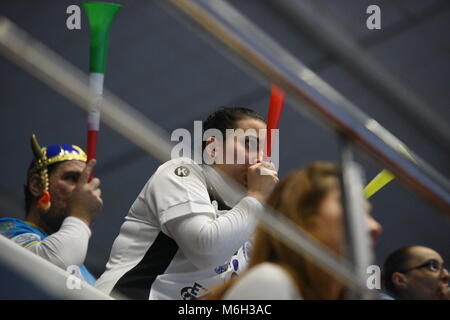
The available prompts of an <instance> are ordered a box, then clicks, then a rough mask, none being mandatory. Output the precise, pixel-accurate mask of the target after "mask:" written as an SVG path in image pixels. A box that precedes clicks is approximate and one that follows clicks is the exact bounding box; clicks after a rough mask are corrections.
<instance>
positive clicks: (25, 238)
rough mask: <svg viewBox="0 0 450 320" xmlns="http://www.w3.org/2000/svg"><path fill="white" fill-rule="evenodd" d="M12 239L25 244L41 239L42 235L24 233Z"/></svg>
mask: <svg viewBox="0 0 450 320" xmlns="http://www.w3.org/2000/svg"><path fill="white" fill-rule="evenodd" d="M11 240H12V241H14V242H15V243H17V244H20V245H21V246H23V245H26V244H28V243H29V242H32V241H40V240H41V237H39V235H37V234H35V233H22V234H20V235H18V236H15V237H14V238H11Z"/></svg>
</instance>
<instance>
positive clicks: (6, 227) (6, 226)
mask: <svg viewBox="0 0 450 320" xmlns="http://www.w3.org/2000/svg"><path fill="white" fill-rule="evenodd" d="M12 227H14V224H13V223H12V222H5V223H2V224H0V230H1V231H8V230H10V229H12Z"/></svg>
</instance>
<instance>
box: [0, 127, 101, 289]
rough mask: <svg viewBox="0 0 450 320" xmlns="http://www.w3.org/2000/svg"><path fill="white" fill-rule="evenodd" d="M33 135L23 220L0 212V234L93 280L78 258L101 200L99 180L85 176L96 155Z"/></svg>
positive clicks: (84, 277)
mask: <svg viewBox="0 0 450 320" xmlns="http://www.w3.org/2000/svg"><path fill="white" fill-rule="evenodd" d="M33 139H35V138H34V135H33V137H32V148H33V152H34V154H35V159H34V160H33V161H32V162H31V164H30V167H29V169H28V172H27V182H26V185H25V188H24V191H25V209H26V215H25V220H20V219H14V218H1V219H0V234H2V235H4V236H6V237H8V238H10V239H11V240H12V241H14V242H15V243H17V244H19V245H21V246H22V247H24V248H26V249H28V250H30V251H32V252H34V253H35V254H37V255H39V256H40V257H42V258H44V259H46V260H48V261H50V262H52V263H53V264H55V265H57V266H59V267H61V268H63V269H64V270H68V271H69V272H71V273H72V274H74V275H75V276H78V277H79V278H80V279H83V280H85V281H87V282H88V283H89V284H91V285H93V284H94V283H95V278H94V277H93V276H92V274H91V273H90V272H89V271H88V270H87V269H86V267H85V266H84V265H83V263H84V259H85V257H86V253H87V249H88V243H89V238H90V236H91V230H90V226H91V225H92V223H93V221H94V219H95V218H96V216H97V215H98V213H99V212H100V210H101V208H102V206H103V201H102V198H101V190H100V189H99V185H100V180H99V179H98V178H94V179H92V180H91V181H90V182H89V181H88V179H89V175H90V173H91V171H92V168H93V167H94V165H95V159H93V160H91V161H90V162H89V163H88V164H86V154H85V152H84V151H83V150H82V149H81V148H80V147H78V146H75V145H68V144H61V145H58V144H54V145H50V146H48V147H44V148H41V147H39V145H38V144H37V141H36V140H34V143H33Z"/></svg>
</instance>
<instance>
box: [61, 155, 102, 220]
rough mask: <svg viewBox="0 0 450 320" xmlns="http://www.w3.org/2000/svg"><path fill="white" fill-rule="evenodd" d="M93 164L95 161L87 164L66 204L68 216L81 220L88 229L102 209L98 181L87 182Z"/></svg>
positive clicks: (96, 179)
mask: <svg viewBox="0 0 450 320" xmlns="http://www.w3.org/2000/svg"><path fill="white" fill-rule="evenodd" d="M95 163H96V160H95V159H92V160H91V161H89V162H88V163H87V165H86V168H84V170H83V172H82V173H81V175H80V178H79V179H78V183H77V186H76V187H75V189H74V190H73V191H72V194H71V196H70V199H69V203H68V213H69V216H72V217H76V218H78V219H80V220H82V221H83V222H85V223H86V224H87V225H88V226H89V227H90V226H91V225H92V222H94V220H95V218H96V217H97V215H98V214H99V212H100V211H101V209H102V207H103V200H102V198H101V195H102V191H101V190H100V189H99V186H100V179H98V178H93V179H92V180H91V181H88V180H89V175H90V174H91V171H92V169H93V168H94V166H95Z"/></svg>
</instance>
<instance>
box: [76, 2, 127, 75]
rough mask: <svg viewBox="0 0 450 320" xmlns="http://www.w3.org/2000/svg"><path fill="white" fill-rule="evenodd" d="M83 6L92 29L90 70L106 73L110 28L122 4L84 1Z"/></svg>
mask: <svg viewBox="0 0 450 320" xmlns="http://www.w3.org/2000/svg"><path fill="white" fill-rule="evenodd" d="M82 6H83V8H84V10H86V14H87V16H88V20H89V27H90V30H91V32H90V34H91V46H90V47H91V48H90V50H91V51H90V63H89V71H90V72H98V73H105V65H106V54H107V51H108V34H109V28H110V27H111V23H112V21H113V19H114V17H115V16H116V14H117V12H118V11H119V9H120V8H122V6H121V5H119V4H115V3H108V2H83V3H82Z"/></svg>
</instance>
